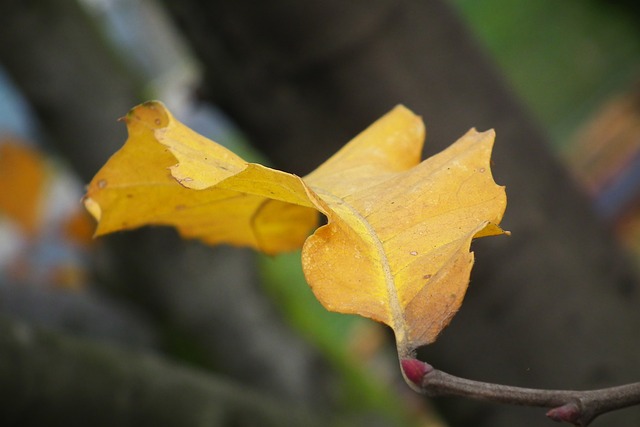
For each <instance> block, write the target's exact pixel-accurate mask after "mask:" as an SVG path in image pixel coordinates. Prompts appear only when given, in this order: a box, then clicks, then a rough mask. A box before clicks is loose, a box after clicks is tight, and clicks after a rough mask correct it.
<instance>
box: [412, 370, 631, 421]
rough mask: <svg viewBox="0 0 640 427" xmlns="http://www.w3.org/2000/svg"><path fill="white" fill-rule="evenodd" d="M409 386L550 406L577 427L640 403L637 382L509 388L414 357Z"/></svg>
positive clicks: (424, 390)
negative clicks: (458, 374) (576, 387)
mask: <svg viewBox="0 0 640 427" xmlns="http://www.w3.org/2000/svg"><path fill="white" fill-rule="evenodd" d="M401 364H402V370H403V373H404V376H405V378H406V379H407V382H408V383H409V385H411V386H412V388H414V389H415V390H416V391H418V392H420V393H423V394H426V395H427V396H433V397H435V396H463V397H467V398H470V399H476V400H484V401H490V402H498V403H506V404H511V405H523V406H537V407H543V408H551V409H550V410H549V411H548V412H547V417H549V418H550V419H552V420H554V421H559V422H567V423H570V424H573V425H576V426H581V427H585V426H588V425H589V424H590V423H591V421H593V420H594V419H595V418H596V417H597V416H599V415H601V414H604V413H606V412H610V411H614V410H617V409H621V408H626V407H628V406H633V405H638V404H640V382H637V383H632V384H627V385H622V386H618V387H609V388H603V389H599V390H587V391H577V390H543V389H532V388H522V387H511V386H506V385H501V384H492V383H486V382H482V381H472V380H468V379H465V378H460V377H456V376H454V375H450V374H447V373H446V372H442V371H439V370H437V369H434V368H433V367H432V366H431V365H429V364H428V363H424V362H421V361H419V360H416V359H404V360H402V362H401Z"/></svg>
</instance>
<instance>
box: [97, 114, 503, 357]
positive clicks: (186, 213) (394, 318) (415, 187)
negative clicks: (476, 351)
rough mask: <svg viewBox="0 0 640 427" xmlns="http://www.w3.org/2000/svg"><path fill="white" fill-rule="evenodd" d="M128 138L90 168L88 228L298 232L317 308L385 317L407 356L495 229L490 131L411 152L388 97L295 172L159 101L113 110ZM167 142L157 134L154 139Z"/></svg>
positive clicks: (457, 297)
mask: <svg viewBox="0 0 640 427" xmlns="http://www.w3.org/2000/svg"><path fill="white" fill-rule="evenodd" d="M126 122H127V126H128V128H129V134H130V136H129V140H128V141H127V143H126V145H125V146H124V147H123V149H122V150H121V151H120V152H118V153H116V154H115V155H114V156H113V157H112V158H111V159H110V160H109V162H108V163H107V165H105V167H104V168H103V169H102V170H101V171H100V172H99V173H98V175H96V177H95V178H94V179H93V181H92V182H91V184H90V186H89V191H88V194H87V199H86V201H85V204H86V205H87V208H88V209H89V210H90V211H91V212H92V213H93V214H94V216H95V217H96V218H97V219H99V221H100V222H99V226H98V234H104V233H106V232H110V231H114V230H118V229H124V228H133V227H137V226H140V225H144V224H168V225H174V226H176V227H177V228H178V229H179V230H180V231H181V232H182V233H183V234H184V235H186V236H190V237H198V238H201V239H203V240H205V241H207V242H209V243H231V244H236V245H247V246H251V247H254V248H257V249H260V250H263V251H265V252H267V253H277V252H282V251H285V250H290V249H293V248H296V247H299V246H300V245H302V243H303V241H304V239H305V237H306V235H307V233H308V232H309V231H310V229H311V228H312V227H313V226H315V224H316V214H315V212H314V210H313V208H316V209H317V210H319V211H320V212H322V213H324V214H325V215H326V216H327V218H328V223H327V224H326V225H324V226H322V227H320V228H319V229H318V230H316V232H315V233H314V234H313V235H312V236H310V237H309V238H308V239H306V242H305V243H304V247H303V252H302V263H303V268H304V272H305V276H306V278H307V281H308V282H309V284H310V286H311V288H312V289H313V292H314V293H315V295H316V296H317V298H318V299H319V300H320V301H321V302H322V304H323V305H324V306H325V307H326V308H327V309H329V310H332V311H338V312H342V313H354V314H359V315H362V316H365V317H369V318H372V319H374V320H377V321H380V322H383V323H386V324H387V325H389V326H390V327H391V328H393V330H394V332H395V334H396V340H397V344H398V352H399V354H400V356H401V357H408V356H410V355H411V353H412V352H413V351H414V350H415V348H417V347H419V346H421V345H424V344H428V343H430V342H432V341H433V340H435V338H436V337H437V335H438V334H439V333H440V331H441V330H442V329H443V328H444V327H445V326H446V325H447V324H448V323H449V321H450V320H451V318H452V317H453V315H454V314H455V313H456V311H457V310H458V308H459V307H460V304H461V303H462V299H463V297H464V294H465V292H466V288H467V285H468V282H469V275H470V271H471V267H472V264H473V253H471V252H470V251H469V248H470V245H471V240H472V239H473V238H474V237H481V236H488V235H495V234H501V233H503V231H502V229H500V227H499V226H498V224H499V222H500V220H501V219H502V215H503V213H504V209H505V207H506V196H505V192H504V188H503V187H500V186H498V185H496V184H495V182H494V181H493V178H492V176H491V171H490V166H489V160H490V154H491V149H492V146H493V139H494V133H493V131H489V132H484V133H479V132H477V131H475V130H471V131H469V132H468V133H467V134H466V135H464V136H463V137H462V138H461V139H460V140H458V141H457V142H456V143H454V144H453V145H452V146H451V147H449V148H448V149H446V150H444V151H443V152H441V153H440V154H438V155H436V156H434V157H431V158H430V159H427V160H425V161H423V162H422V163H420V154H421V152H422V144H423V141H424V125H423V123H422V120H421V119H420V118H419V117H417V116H415V115H414V114H413V113H412V112H411V111H409V110H408V109H406V108H404V107H402V106H399V107H396V108H395V109H393V110H392V111H391V112H390V113H388V114H387V115H385V116H384V117H382V118H381V119H380V120H378V121H377V122H375V123H374V124H373V125H372V126H370V127H369V128H368V129H367V130H365V131H364V132H362V133H361V134H360V135H358V136H357V137H356V138H354V139H353V140H352V141H351V142H350V143H349V144H347V145H346V146H345V147H344V148H342V149H341V150H340V151H339V152H338V153H336V154H335V155H334V156H333V157H332V158H330V159H329V160H328V161H327V162H325V163H324V164H323V165H321V166H320V167H319V168H318V169H316V170H315V171H314V172H313V173H311V174H310V175H308V176H307V177H305V178H304V179H300V178H299V177H297V176H295V175H291V174H287V173H284V172H280V171H276V170H273V169H269V168H266V167H264V166H261V165H257V164H251V163H247V162H245V161H244V160H242V159H241V158H239V157H238V156H236V155H235V154H233V153H231V152H229V151H228V150H226V149H225V148H223V147H221V146H219V145H217V144H215V143H213V142H212V141H209V140H207V139H206V138H204V137H202V136H200V135H198V134H196V133H195V132H193V131H191V130H190V129H188V128H186V127H185V126H183V125H182V124H181V123H179V122H178V121H176V120H175V119H174V118H173V117H172V116H171V115H170V114H169V112H168V111H166V109H165V108H164V107H163V106H162V104H160V103H156V102H153V103H146V104H143V105H141V106H139V107H136V108H135V109H134V110H132V111H131V112H130V113H129V114H128V115H127V117H126ZM165 147H166V148H165Z"/></svg>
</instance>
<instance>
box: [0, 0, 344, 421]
mask: <svg viewBox="0 0 640 427" xmlns="http://www.w3.org/2000/svg"><path fill="white" fill-rule="evenodd" d="M0 63H1V64H2V66H3V67H4V68H5V69H6V70H7V72H8V74H9V75H10V76H11V78H12V80H13V81H14V83H15V84H16V85H17V86H18V87H19V89H20V90H21V91H22V93H23V94H24V95H25V96H26V97H27V98H28V101H29V102H30V103H31V106H32V107H33V109H34V112H35V113H36V115H37V118H38V119H39V120H40V121H41V123H42V125H43V131H44V132H45V134H46V135H47V136H49V137H50V138H51V140H52V141H53V142H54V143H55V146H56V148H57V149H58V151H59V153H60V154H61V155H63V156H64V157H65V158H66V159H67V160H69V162H70V164H71V165H72V167H73V168H74V169H75V170H76V171H77V172H78V174H79V175H80V177H81V179H83V180H85V182H88V180H89V179H90V178H91V177H92V176H93V174H95V173H96V172H97V170H98V169H99V168H100V167H101V166H102V164H103V163H104V162H105V161H106V160H107V159H108V157H109V156H110V155H111V154H113V153H114V152H115V151H116V150H117V149H118V148H120V146H121V145H122V144H123V143H124V141H125V139H126V133H125V126H124V125H123V124H122V123H118V122H117V118H118V117H122V116H123V115H124V114H126V112H127V111H128V110H129V109H130V108H131V107H133V106H134V105H135V104H136V103H138V102H139V101H140V98H139V94H141V93H142V90H141V87H142V86H141V83H140V79H139V78H138V77H137V76H136V75H135V73H132V72H131V71H130V70H128V69H127V67H126V66H125V65H123V63H122V62H121V61H120V60H119V58H118V57H117V55H116V54H115V53H114V50H113V49H112V48H111V47H110V46H109V45H108V43H106V41H105V40H104V39H103V37H102V36H101V35H100V33H99V31H98V29H97V28H95V23H93V22H92V21H91V19H89V17H88V16H87V15H86V13H85V11H84V10H83V9H82V8H80V7H79V6H78V4H77V3H76V2H75V1H69V2H58V1H53V0H47V1H45V0H41V1H23V0H16V1H5V2H2V4H0ZM102 242H104V243H106V245H104V246H105V248H104V250H102V251H101V255H100V256H99V257H98V258H99V259H98V262H97V264H98V267H97V268H98V270H99V271H100V272H101V280H102V283H101V286H102V288H103V289H105V288H106V289H108V290H110V291H112V292H114V293H124V294H126V295H127V296H133V298H134V300H135V301H136V302H137V303H138V304H139V305H140V306H141V307H143V308H144V310H147V311H148V313H150V314H151V316H152V317H154V318H155V319H156V320H157V321H158V325H157V326H158V327H159V328H160V329H161V330H162V331H163V332H165V345H166V346H167V347H168V348H170V349H171V350H173V351H174V352H177V353H189V354H188V356H189V357H190V360H191V361H192V362H194V361H195V362H197V363H199V364H201V365H205V366H207V367H211V368H214V369H216V370H219V371H221V372H224V375H226V376H228V377H231V378H234V379H236V380H238V381H240V382H241V383H242V384H244V385H249V386H251V387H253V388H255V389H256V390H257V392H262V393H265V394H269V395H271V396H272V397H273V398H279V399H282V400H283V401H286V402H289V404H290V405H303V406H307V407H310V408H316V409H320V408H322V409H325V408H326V405H327V402H328V401H329V400H330V396H329V393H328V391H327V386H328V384H330V383H331V381H332V376H331V373H330V372H329V369H328V368H327V366H326V364H325V363H324V362H323V359H322V357H321V356H320V355H319V354H318V353H317V351H316V350H315V349H313V348H311V347H310V346H309V345H308V344H306V343H305V342H304V341H303V340H302V339H301V338H300V337H298V336H297V335H296V334H295V333H294V332H293V331H291V330H290V329H289V328H288V326H287V325H286V324H285V323H284V322H283V320H282V319H281V317H280V315H279V313H278V311H277V310H276V309H275V308H274V306H273V304H272V302H271V301H270V300H269V299H268V298H267V297H266V296H265V295H264V293H263V292H262V291H261V290H260V289H259V283H258V280H257V275H256V273H255V266H254V265H255V256H254V255H253V254H252V253H250V252H248V251H239V250H231V249H220V250H217V251H212V250H211V249H210V248H206V247H204V246H202V245H200V244H198V243H196V242H185V241H182V240H181V239H180V238H179V237H178V236H177V235H176V233H175V232H173V231H166V230H165V231H164V232H162V231H157V230H154V232H145V231H142V232H138V233H127V234H123V235H120V236H116V237H113V238H110V239H103V240H102ZM5 332H6V330H4V329H2V330H0V337H2V334H3V333H5ZM4 338H6V337H4ZM7 342H8V341H5V343H7ZM45 344H46V343H45ZM45 344H43V345H42V346H39V345H38V346H33V347H25V348H23V349H21V350H20V352H21V353H20V354H24V355H25V357H24V358H23V359H24V360H23V366H22V367H21V369H23V371H22V372H21V374H22V375H23V377H21V378H22V379H25V378H27V377H26V376H27V375H28V373H29V371H30V370H33V371H34V372H40V371H38V370H42V369H44V368H43V367H42V366H40V365H33V364H32V362H34V363H35V362H36V359H34V357H35V356H34V357H27V354H28V352H30V351H38V352H43V354H42V357H45V358H46V357H47V352H49V351H55V349H56V346H55V344H53V345H52V346H49V345H45ZM7 345H11V344H7ZM87 345H89V344H87ZM80 348H81V345H80V344H78V349H79V350H78V351H80V352H81V353H82V352H83V351H84V350H82V349H80ZM5 349H6V348H0V363H2V364H4V365H5V367H6V369H5V370H4V371H0V382H2V383H3V384H5V379H7V378H8V377H7V375H10V374H11V370H10V369H9V368H8V366H10V363H12V362H11V360H12V359H8V355H7V353H5ZM86 351H91V350H86ZM114 354H115V353H114ZM82 357H83V356H81V355H78V358H79V359H74V358H73V357H70V358H69V359H68V360H65V359H64V358H61V357H59V358H56V359H55V363H53V362H52V364H51V366H50V369H52V370H56V371H57V370H63V371H67V370H73V369H74V367H75V365H74V364H75V363H79V364H81V365H82V364H83V363H85V362H83V361H82V360H81V359H82ZM113 357H114V358H122V360H118V361H114V363H117V364H118V366H120V365H126V364H127V363H128V362H129V361H130V359H128V358H129V356H128V355H127V354H126V353H118V354H117V355H115V356H113ZM20 358H22V356H20ZM131 362H132V363H134V362H133V361H131ZM87 363H88V362H87ZM82 366H83V368H82V369H85V368H86V369H87V371H91V369H93V368H95V369H96V370H101V369H103V368H104V367H103V366H100V365H90V364H89V365H82ZM134 366H135V364H134ZM107 372H108V371H106V372H105V374H106V373H107ZM34 375H39V374H35V373H34ZM43 375H44V374H43ZM95 375H97V376H100V375H101V374H100V372H95ZM152 375H157V376H158V377H159V378H158V381H160V382H159V383H157V384H158V386H159V387H161V388H162V387H165V386H166V384H168V383H162V381H163V380H162V375H163V373H162V370H161V369H159V370H158V371H157V372H156V373H155V374H154V373H152V372H149V377H148V378H146V379H145V381H147V380H148V381H151V376H152ZM3 378H4V379H3ZM100 378H102V377H100ZM20 381H21V380H20V379H17V380H16V381H15V382H11V383H9V384H10V386H6V387H3V389H4V390H5V393H6V394H11V393H12V392H13V391H14V390H12V389H11V387H14V386H15V387H17V386H18V385H20ZM38 381H42V383H38V384H37V385H35V386H34V387H32V388H23V389H21V390H20V392H21V393H24V395H21V396H22V397H21V398H24V399H26V400H29V401H33V399H36V400H39V399H49V398H50V397H51V396H50V395H46V396H44V395H42V394H40V391H39V390H38V389H39V388H40V387H45V388H56V387H58V386H61V385H59V384H58V383H57V382H58V381H60V378H59V377H57V376H55V375H51V376H42V377H40V379H39V380H38ZM65 381H67V380H65ZM68 381H69V382H72V381H78V382H79V383H78V384H72V385H69V389H68V392H69V394H70V395H71V394H73V393H79V394H82V393H85V392H87V393H93V392H95V393H104V394H106V395H109V394H110V393H119V392H120V390H119V389H118V388H117V387H115V385H114V384H113V383H111V382H107V381H105V382H102V381H101V380H100V381H87V382H85V378H83V376H82V375H78V376H73V377H70V378H69V379H68ZM22 386H24V387H26V385H22ZM149 386H150V387H151V386H152V384H150V385H149ZM205 388H206V387H205ZM201 391H202V390H201V388H200V387H196V390H193V391H192V392H193V396H194V398H197V399H198V400H199V401H200V402H202V400H203V399H204V400H206V399H209V398H210V397H211V398H215V396H213V395H210V394H208V392H206V391H202V395H200V396H198V393H200V392H201ZM29 393H33V394H32V395H30V396H29V395H28V394H29ZM138 397H139V396H137V395H127V396H125V397H123V399H131V401H132V402H135V401H136V399H138ZM143 397H144V396H143ZM165 397H166V398H167V399H161V400H158V401H157V402H156V404H157V405H158V407H157V408H156V409H157V410H158V411H159V412H158V414H163V413H165V408H163V405H164V404H165V403H166V401H167V400H170V398H172V397H176V398H178V402H181V401H182V400H180V399H179V396H177V394H175V393H173V392H171V393H169V394H167V395H166V396H165ZM78 398H79V399H81V398H82V395H79V396H78ZM5 401H6V400H5ZM221 402H222V403H224V401H223V400H222V401H221ZM147 403H148V404H149V405H150V406H149V407H148V408H147V409H148V410H149V411H152V410H153V408H152V407H151V405H152V402H147ZM43 404H44V405H52V407H48V409H49V410H51V411H61V416H63V415H64V414H63V411H67V410H72V409H73V408H72V407H71V406H70V405H69V401H64V402H63V401H51V402H43ZM58 404H59V405H61V406H59V407H55V405H58ZM109 404H111V403H110V402H106V401H105V402H104V405H106V406H105V408H108V405H109ZM95 405H99V403H98V402H95ZM242 405H246V407H244V408H242ZM251 405H252V403H251V399H242V401H241V402H240V401H239V403H238V404H237V405H236V408H235V409H234V411H238V412H243V411H245V412H246V417H247V418H249V419H250V417H251V414H252V413H254V412H253V409H252V406H251ZM186 408H190V410H194V411H200V410H203V411H205V410H208V409H207V407H206V405H201V406H186V407H185V409H186ZM39 409H42V408H40V407H37V406H34V407H30V408H29V410H30V411H34V414H33V415H32V416H33V417H34V419H43V418H37V417H41V416H42V414H40V415H38V414H37V413H36V412H37V411H38V410H39ZM204 415H206V414H193V417H194V418H198V417H201V416H204ZM69 416H72V414H69ZM239 417H240V418H242V416H239ZM171 420H173V421H176V423H175V424H174V425H185V424H182V423H180V422H178V421H179V420H176V419H175V418H167V419H165V420H164V424H163V425H171ZM260 420H261V418H260V417H258V418H256V419H255V420H254V425H255V423H260ZM287 420H288V418H286V417H285V418H283V419H282V420H281V422H280V425H287V424H288V421H287ZM231 421H233V420H231ZM231 421H229V422H231ZM90 424H91V423H90ZM113 425H118V423H115V424H113Z"/></svg>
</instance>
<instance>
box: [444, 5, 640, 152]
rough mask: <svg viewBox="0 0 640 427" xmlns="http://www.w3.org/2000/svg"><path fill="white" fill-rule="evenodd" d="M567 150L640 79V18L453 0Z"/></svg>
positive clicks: (621, 11) (608, 8)
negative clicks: (587, 123) (583, 126)
mask: <svg viewBox="0 0 640 427" xmlns="http://www.w3.org/2000/svg"><path fill="white" fill-rule="evenodd" d="M453 3H454V4H455V5H457V6H458V9H459V11H460V12H461V14H462V15H463V17H464V18H465V19H466V21H467V22H468V24H469V26H470V27H471V30H472V31H473V32H475V34H476V35H477V36H478V37H479V39H480V41H481V43H482V44H483V45H484V46H485V47H486V48H487V49H488V50H489V52H490V53H491V54H492V55H493V58H494V59H495V60H496V62H497V63H498V65H499V66H500V67H501V68H502V71H503V72H504V74H505V76H506V78H507V79H508V80H509V82H510V84H511V86H512V87H513V89H514V90H515V91H516V92H517V93H518V95H519V96H520V97H521V98H522V99H523V100H524V101H525V103H526V104H527V105H528V107H529V108H530V109H531V111H532V112H533V114H534V115H535V116H536V117H537V119H538V120H539V121H540V122H541V124H542V125H543V126H545V127H546V129H547V131H548V132H549V133H550V135H551V137H552V139H553V142H554V144H555V145H556V147H557V148H559V149H562V148H563V147H564V146H565V145H566V144H567V143H568V138H569V137H570V136H571V134H572V132H573V131H574V130H575V129H576V127H577V126H579V125H580V123H582V122H583V121H584V120H586V119H587V118H588V116H589V114H590V113H592V112H593V111H594V109H596V108H597V106H598V105H600V104H601V103H602V102H603V101H604V100H605V99H606V98H607V97H608V96H610V95H611V94H612V92H617V91H621V90H624V87H625V86H627V85H629V84H630V83H631V82H633V81H634V80H635V79H640V18H639V16H640V15H638V14H636V13H635V10H634V9H629V8H628V7H627V6H624V5H622V4H620V3H616V2H606V1H602V0H599V1H596V0H564V1H554V0H538V1H526V0H453Z"/></svg>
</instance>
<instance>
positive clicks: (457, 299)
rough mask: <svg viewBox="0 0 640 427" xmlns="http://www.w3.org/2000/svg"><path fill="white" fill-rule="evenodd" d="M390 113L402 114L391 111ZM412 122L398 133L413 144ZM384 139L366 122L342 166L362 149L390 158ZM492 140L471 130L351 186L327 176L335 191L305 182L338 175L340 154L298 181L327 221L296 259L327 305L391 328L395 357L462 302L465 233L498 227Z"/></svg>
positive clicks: (380, 129)
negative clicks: (316, 198) (430, 153)
mask: <svg viewBox="0 0 640 427" xmlns="http://www.w3.org/2000/svg"><path fill="white" fill-rule="evenodd" d="M398 114H403V115H407V114H411V113H409V112H408V111H406V110H397V109H396V110H395V111H394V112H392V113H391V115H398ZM386 120H388V116H387V117H384V118H382V119H381V121H382V122H384V121H386ZM415 120H418V119H417V118H415ZM415 120H414V122H413V123H410V122H408V123H406V124H404V125H403V126H404V127H403V128H401V129H399V130H398V131H399V132H400V131H402V132H401V135H402V138H401V140H402V141H404V142H406V143H408V141H412V142H411V144H413V145H415V146H416V147H418V150H420V148H421V145H422V138H423V132H422V131H421V122H420V123H419V124H416V123H415ZM390 138H398V134H397V133H388V132H386V128H385V127H384V126H379V123H376V124H374V125H373V126H372V127H371V128H369V129H368V130H367V131H366V132H365V133H363V134H361V135H360V136H359V137H358V138H357V139H356V141H357V140H358V139H359V140H360V141H359V142H358V147H359V148H358V149H354V150H352V151H353V152H352V153H351V154H350V156H349V157H348V158H347V159H346V160H345V165H344V167H345V168H346V169H347V170H350V169H351V168H353V167H355V168H358V167H359V166H358V165H361V164H366V162H367V159H368V158H369V156H370V153H371V152H375V153H378V155H383V154H380V152H389V155H390V156H393V153H392V151H393V147H394V145H395V144H390V143H388V142H389V139H390ZM363 139H366V141H367V142H366V143H365V142H363V141H362V140H363ZM493 139H494V134H493V132H492V131H490V132H485V133H478V132H476V131H475V130H471V131H469V132H468V133H467V134H466V135H465V136H464V137H462V138H461V139H460V140H458V141H457V142H456V143H455V144H453V145H452V146H451V147H449V148H448V149H446V150H445V151H443V152H441V153H440V154H438V155H436V156H434V157H431V158H430V159H427V160H425V161H424V162H422V163H420V164H418V165H415V166H414V167H411V166H412V165H411V164H406V165H402V167H405V169H406V170H404V171H402V170H400V169H401V168H398V171H397V172H395V173H388V172H387V171H383V172H382V173H381V174H380V175H379V176H377V177H375V179H373V177H372V179H368V180H364V181H363V182H362V183H361V186H359V187H358V188H348V186H345V185H343V184H342V183H340V182H339V181H335V182H334V181H332V182H334V185H335V186H336V188H337V190H336V191H334V193H337V194H339V195H336V194H328V193H327V190H326V189H316V187H315V186H314V184H315V182H316V181H317V182H328V181H331V178H330V177H331V176H332V175H334V176H335V175H339V171H340V170H341V168H342V167H343V165H342V164H341V162H340V161H336V162H334V161H333V160H334V159H332V160H330V161H329V162H328V163H327V164H325V165H323V166H321V167H320V168H319V169H318V170H317V171H316V172H315V173H314V174H313V175H312V178H313V180H309V181H311V182H309V181H307V182H308V183H309V185H310V186H311V188H312V189H314V190H316V192H317V193H318V194H319V195H320V197H321V199H322V202H321V203H324V206H323V209H322V210H323V212H325V214H326V215H327V217H328V218H329V223H328V224H327V225H325V226H323V227H321V228H320V229H318V230H317V231H316V232H315V233H314V235H313V236H311V237H310V238H309V239H307V241H306V243H305V245H304V249H303V253H302V262H303V268H304V271H305V275H306V277H307V281H308V282H309V284H310V285H311V287H312V289H313V291H314V293H315V295H316V297H317V298H318V299H319V300H320V301H321V302H322V303H323V304H324V305H325V307H327V309H329V310H331V311H338V312H341V313H354V314H359V315H362V316H365V317H369V318H372V319H375V320H377V321H380V322H383V323H386V324H387V325H389V326H391V328H392V329H393V330H394V332H395V334H396V340H397V344H398V351H399V353H400V355H401V356H402V357H406V356H409V355H410V354H411V352H412V351H413V350H414V349H415V348H417V347H419V346H421V345H424V344H428V343H430V342H432V341H434V340H435V338H436V337H437V335H438V334H439V333H440V331H441V330H442V329H443V328H444V327H445V326H446V325H447V324H448V323H449V321H450V320H451V318H452V317H453V315H454V314H455V313H456V311H457V310H458V308H459V307H460V304H461V303H462V299H463V297H464V294H465V291H466V288H467V285H468V282H469V275H470V271H471V267H472V264H473V254H472V253H470V252H469V247H470V245H471V240H472V239H473V238H474V237H479V236H486V235H493V234H500V233H503V231H502V230H501V229H500V228H499V227H498V226H497V224H498V223H499V222H500V220H501V218H502V215H503V213H504V209H505V207H506V196H505V192H504V188H503V187H499V186H497V185H496V184H495V183H494V181H493V178H492V176H491V172H490V169H489V159H490V153H491V148H492V145H493ZM328 164H330V165H331V167H326V166H328ZM325 175H326V176H325ZM367 183H370V184H367Z"/></svg>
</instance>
